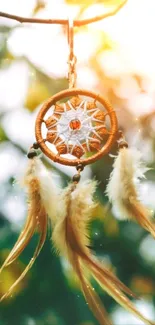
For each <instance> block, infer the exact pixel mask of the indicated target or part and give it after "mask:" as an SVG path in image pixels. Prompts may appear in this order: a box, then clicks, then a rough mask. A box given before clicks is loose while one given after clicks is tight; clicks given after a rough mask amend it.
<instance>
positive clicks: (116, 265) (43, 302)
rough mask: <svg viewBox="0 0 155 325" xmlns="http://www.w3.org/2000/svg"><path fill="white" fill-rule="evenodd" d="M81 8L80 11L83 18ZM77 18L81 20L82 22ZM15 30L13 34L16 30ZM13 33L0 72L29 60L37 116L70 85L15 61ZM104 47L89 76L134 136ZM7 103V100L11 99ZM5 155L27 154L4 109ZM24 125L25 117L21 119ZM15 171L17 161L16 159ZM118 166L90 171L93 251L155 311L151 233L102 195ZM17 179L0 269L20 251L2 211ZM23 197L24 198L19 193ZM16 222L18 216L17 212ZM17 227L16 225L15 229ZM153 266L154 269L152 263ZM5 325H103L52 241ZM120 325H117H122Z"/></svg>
mask: <svg viewBox="0 0 155 325" xmlns="http://www.w3.org/2000/svg"><path fill="white" fill-rule="evenodd" d="M66 3H68V4H71V5H72V4H75V5H79V4H81V5H84V8H87V7H88V6H89V5H91V4H93V1H90V0H87V1H85V2H84V4H83V1H80V0H79V1H78V0H74V1H73V0H72V1H70V0H66ZM98 3H100V4H104V5H107V6H108V5H110V6H111V5H115V4H118V1H117V0H115V1H112V0H104V1H103V0H102V1H100V0H99V1H95V4H98ZM44 6H45V3H44V1H39V0H38V1H36V6H35V8H34V11H33V15H35V14H36V13H38V12H39V11H40V10H41V9H42V8H44ZM81 8H82V6H81V7H80V9H79V11H80V14H82V13H83V11H82V9H81ZM78 18H79V16H78ZM13 28H14V27H13ZM13 28H11V27H8V26H5V25H3V26H2V25H1V26H0V69H1V70H2V69H7V68H8V67H9V65H10V64H11V63H12V62H19V61H20V60H23V59H24V60H25V63H26V64H28V66H29V72H30V78H29V85H28V89H27V93H26V96H25V101H24V104H23V105H24V108H25V111H29V113H30V114H33V113H34V112H35V111H36V109H38V106H39V105H40V104H42V102H43V101H45V100H46V99H47V98H48V97H49V96H52V94H54V93H56V92H58V91H59V90H62V89H65V88H66V87H67V80H66V79H65V78H60V79H55V78H54V77H53V78H52V77H49V75H48V74H46V73H45V72H44V71H42V70H41V69H39V68H38V66H37V65H35V64H34V63H32V62H31V61H30V60H29V59H28V58H27V57H20V58H19V57H14V55H12V54H11V53H10V52H9V49H8V47H7V40H8V37H9V33H10V32H11V31H12V30H13ZM100 39H101V42H100V44H99V46H98V48H97V50H96V53H95V54H94V55H93V56H92V57H91V58H90V60H89V62H88V64H89V68H90V69H91V70H92V71H94V73H95V76H96V78H97V89H98V92H101V93H103V94H105V96H106V97H108V98H109V100H110V101H111V102H112V104H113V105H114V107H115V108H116V109H117V108H118V107H119V109H120V110H121V112H122V110H123V114H119V112H118V116H119V117H120V119H119V124H120V127H121V128H122V129H123V130H124V132H125V133H126V134H127V135H128V134H130V133H131V137H132V134H133V133H132V132H133V130H134V128H135V125H134V123H133V117H132V114H131V112H130V111H129V110H128V109H127V106H126V105H125V99H124V98H123V97H122V98H121V97H120V96H119V95H118V93H117V92H116V91H115V86H116V85H117V86H118V85H120V84H121V75H120V76H117V77H116V76H115V77H112V76H108V75H107V74H106V73H105V71H104V68H103V67H102V65H101V62H100V60H99V57H100V55H101V54H103V53H110V51H112V50H113V51H115V50H116V49H117V45H116V44H115V42H114V41H113V40H111V39H110V38H109V36H108V35H107V34H106V33H105V32H104V31H100ZM130 78H131V79H132V80H134V82H135V83H136V86H137V87H138V89H139V91H140V93H143V92H144V91H145V89H143V87H142V84H143V77H142V76H140V75H137V74H133V75H131V76H130ZM8 96H9V94H8ZM0 108H1V112H2V113H0V119H1V124H0V142H1V143H0V150H1V151H2V150H3V148H4V147H5V146H7V145H8V144H9V145H11V148H13V150H14V152H15V153H16V152H18V154H20V155H21V156H22V157H24V156H25V155H26V151H25V149H24V148H23V146H22V144H21V145H20V144H19V143H18V144H17V143H16V141H14V139H12V138H11V137H10V136H9V135H8V133H7V132H6V130H5V125H4V123H3V122H2V121H3V118H4V117H5V115H7V112H6V113H5V107H0ZM154 115H155V114H154V112H153V113H152V115H151V114H146V115H145V116H143V117H141V118H140V120H139V124H138V125H137V128H139V127H140V128H141V130H142V138H143V139H145V140H149V141H150V143H152V152H153V154H155V136H154V129H153V126H152V121H153V119H154ZM23 119H24V117H23ZM112 153H113V154H116V148H115V147H114V148H113V152H112ZM9 159H10V164H11V159H12V157H11V154H10V158H9ZM45 163H46V165H47V167H51V165H50V163H49V161H45ZM112 164H113V158H112V157H110V156H106V157H105V158H104V159H101V160H100V161H98V162H97V163H96V164H94V165H93V166H92V169H91V170H92V177H95V178H96V179H97V180H98V181H99V186H98V190H97V193H96V197H97V198H98V200H99V204H98V205H97V206H96V208H95V209H94V212H93V216H92V223H91V227H90V235H91V238H92V244H91V245H92V251H93V252H94V253H95V254H96V255H97V256H98V258H101V259H103V260H104V262H105V263H106V264H107V265H108V266H109V267H110V268H111V269H112V270H113V271H114V272H115V273H116V274H117V275H118V277H119V278H120V279H121V280H122V281H123V282H124V283H125V284H126V285H128V286H129V287H130V288H131V289H132V290H133V291H134V292H135V293H137V294H138V295H139V294H140V295H141V296H143V297H144V298H146V299H151V300H152V301H153V302H154V305H155V267H154V265H153V263H152V264H151V265H150V264H149V263H147V260H146V259H145V258H144V256H142V255H141V253H140V247H141V244H142V243H143V241H144V240H145V239H146V238H147V236H148V235H147V233H146V232H145V231H144V230H142V229H140V227H139V226H138V225H136V224H133V223H128V222H119V220H117V219H116V218H115V217H114V215H113V212H112V211H111V207H110V205H109V203H108V202H107V198H106V196H105V195H104V192H105V188H106V184H107V179H108V177H109V174H110V171H111V168H112ZM149 165H150V167H155V163H154V161H153V160H152V161H151V162H149ZM54 168H55V169H56V170H57V173H58V174H59V177H60V179H61V183H62V184H63V185H64V186H65V185H66V184H67V182H68V180H69V177H68V175H67V173H66V171H65V170H64V171H63V170H61V171H60V170H59V169H58V167H57V166H55V167H54ZM14 177H15V176H14V173H13V172H12V174H11V175H9V176H8V178H7V177H6V180H4V181H3V182H2V184H1V191H0V263H1V264H2V262H3V260H4V258H5V256H6V255H7V253H8V251H10V249H11V248H12V246H13V244H14V243H15V241H16V239H17V237H18V234H19V228H17V227H15V226H14V223H13V222H12V221H11V220H10V219H9V216H8V215H7V213H6V212H5V210H4V209H3V208H2V207H3V205H4V203H5V201H6V202H7V198H8V196H9V195H10V193H12V190H14V188H12V186H13V181H14ZM148 179H149V180H151V181H155V174H154V171H153V170H150V171H149V172H148ZM19 195H20V193H19ZM17 214H18V211H17ZM17 223H18V222H17ZM35 243H36V238H34V239H33V240H32V242H31V243H30V244H29V246H28V247H27V249H26V250H25V252H24V253H23V254H22V256H21V257H20V258H19V260H18V261H17V262H15V263H14V264H13V265H12V266H9V267H8V268H7V269H5V270H4V272H3V273H2V275H1V278H0V284H1V286H0V294H1V295H2V294H3V293H4V292H5V291H6V289H7V288H8V287H9V286H10V284H11V283H13V281H14V279H15V278H17V277H18V276H19V274H20V273H21V271H22V270H23V269H24V268H25V265H26V263H27V262H28V260H29V258H30V257H31V255H32V251H33V250H34V247H35ZM154 262H155V261H154ZM94 286H95V288H96V290H97V291H98V292H99V293H100V296H101V299H102V300H103V302H104V305H105V307H106V309H107V311H108V312H109V313H111V315H112V312H113V311H114V309H115V308H116V303H115V302H114V301H113V300H112V299H111V298H110V297H109V296H107V295H106V294H105V293H104V292H103V291H102V290H101V289H100V288H99V287H98V286H97V285H96V284H94ZM0 309H1V312H0V325H12V324H14V325H97V322H96V320H95V319H94V317H93V315H92V313H91V312H90V311H89V309H88V306H87V304H86V302H85V300H84V298H83V297H82V294H81V293H80V290H79V286H78V284H77V282H76V279H75V277H74V275H73V273H72V270H71V269H70V267H69V266H68V264H67V263H66V261H65V260H63V259H60V258H58V257H57V256H56V254H55V253H54V250H53V249H52V247H51V241H50V238H47V240H46V243H45V246H44V247H43V249H42V252H41V254H40V256H39V257H38V259H37V261H36V263H35V265H34V267H33V268H32V270H31V271H30V272H29V274H28V275H27V276H26V278H25V279H24V280H23V281H22V282H21V283H20V285H19V286H18V287H17V288H16V290H15V292H14V294H13V295H12V296H11V297H10V298H9V299H7V300H6V301H4V302H3V303H2V304H1V307H0ZM116 325H119V324H116Z"/></svg>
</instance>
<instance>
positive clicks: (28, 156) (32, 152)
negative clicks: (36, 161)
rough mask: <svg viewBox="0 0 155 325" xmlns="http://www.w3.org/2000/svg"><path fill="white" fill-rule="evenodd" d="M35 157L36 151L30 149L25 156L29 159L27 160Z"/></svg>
mask: <svg viewBox="0 0 155 325" xmlns="http://www.w3.org/2000/svg"><path fill="white" fill-rule="evenodd" d="M36 156H37V153H36V151H35V150H34V149H30V151H29V152H28V154H27V158H29V159H33V158H34V157H36Z"/></svg>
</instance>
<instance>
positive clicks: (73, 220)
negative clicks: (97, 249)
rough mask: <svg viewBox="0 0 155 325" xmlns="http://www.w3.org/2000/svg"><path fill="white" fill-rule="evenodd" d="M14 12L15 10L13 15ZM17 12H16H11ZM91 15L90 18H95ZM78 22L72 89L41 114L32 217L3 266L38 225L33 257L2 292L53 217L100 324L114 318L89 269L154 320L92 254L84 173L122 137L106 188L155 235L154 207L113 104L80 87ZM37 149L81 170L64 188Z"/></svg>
mask: <svg viewBox="0 0 155 325" xmlns="http://www.w3.org/2000/svg"><path fill="white" fill-rule="evenodd" d="M16 18H17V17H16ZM14 19H15V18H14ZM92 21H93V20H92ZM74 26H75V22H74V25H73V22H71V21H70V20H69V21H68V42H69V59H68V65H69V74H68V79H69V89H66V90H64V91H61V92H59V93H57V94H55V95H54V96H53V97H51V98H49V100H48V101H47V102H45V104H44V105H43V107H42V108H41V109H40V111H39V114H38V116H37V119H36V126H35V134H36V142H35V143H34V144H33V146H32V147H31V148H30V150H29V152H28V155H27V156H28V158H29V163H28V168H27V172H26V175H25V185H26V187H27V190H28V203H29V208H28V217H27V221H26V224H25V226H24V229H23V231H22V232H21V234H20V236H19V238H18V240H17V242H16V243H15V245H14V247H13V249H12V250H11V252H10V254H9V256H8V257H7V258H6V260H5V262H4V264H3V266H2V268H1V271H2V270H3V268H4V267H6V266H8V265H9V264H11V263H12V262H14V261H15V260H16V259H17V258H18V256H19V255H20V254H21V253H22V251H23V250H24V248H25V247H26V246H27V244H28V243H29V242H30V240H31V238H32V236H33V235H34V232H35V230H36V229H38V231H39V233H40V238H39V242H38V245H37V248H36V250H35V253H34V255H33V257H32V259H31V260H30V262H29V264H28V265H27V267H26V268H25V270H24V271H23V273H22V274H21V276H20V277H19V278H18V279H17V280H16V282H15V283H14V284H13V285H12V286H11V288H10V289H9V291H8V292H7V293H6V294H5V295H4V296H3V297H2V298H1V301H2V300H3V299H4V298H6V297H7V296H8V295H9V294H10V293H11V292H12V291H13V289H14V287H15V286H16V285H17V284H18V283H19V282H20V281H21V280H22V279H23V277H24V276H25V275H26V273H27V272H28V270H29V269H30V268H31V266H32V265H33V263H34V261H35V259H36V257H37V256H38V254H39V253H40V250H41V248H42V246H43V244H44V242H45V239H46V233H47V223H48V217H47V216H49V217H50V219H51V222H52V229H53V234H52V241H53V243H54V246H55V248H56V250H57V251H58V252H59V253H60V254H62V255H65V256H66V258H67V259H68V260H69V262H70V263H71V265H72V267H73V269H74V271H75V273H76V275H77V277H78V279H79V281H80V285H81V289H82V291H83V294H84V296H85V299H86V300H87V302H88V304H89V307H90V308H91V310H92V311H93V313H94V315H95V316H96V318H97V319H98V322H99V324H100V325H105V324H106V325H110V324H111V322H110V320H109V319H108V317H107V314H106V311H105V309H104V307H103V305H102V303H101V301H100V298H99V297H98V295H97V294H96V292H95V291H94V288H93V287H92V286H91V283H90V280H89V276H90V275H91V276H92V277H93V278H94V279H95V280H96V281H97V282H98V283H99V284H100V286H101V287H102V288H103V290H105V291H106V292H107V293H108V294H109V295H111V296H112V297H113V298H114V299H115V300H116V301H117V302H118V303H119V304H120V305H122V306H123V307H124V308H126V309H127V310H128V311H130V312H132V313H133V314H134V315H136V316H137V317H139V318H140V319H141V320H142V321H144V322H145V323H146V324H152V323H151V322H150V321H149V320H147V319H146V318H145V317H144V316H143V315H142V314H141V313H140V312H139V311H138V310H137V309H136V308H135V307H134V305H133V303H132V302H131V301H130V299H129V298H128V297H127V296H128V295H129V296H131V297H135V296H134V294H133V293H132V292H131V291H130V289H128V288H127V287H126V286H125V285H124V284H123V283H122V282H121V281H120V280H119V279H118V278H117V277H116V276H115V275H114V274H113V273H112V272H111V271H110V270H109V269H108V268H106V267H105V266H104V265H103V264H102V263H101V262H99V261H97V259H96V258H95V257H94V256H93V255H92V252H91V250H90V243H89V235H88V230H87V226H88V223H89V219H90V217H91V213H92V210H93V208H94V206H95V202H94V200H93V194H94V192H95V189H96V182H95V181H91V180H89V181H85V182H80V174H81V172H82V171H83V169H84V167H85V166H86V165H87V164H91V163H93V162H95V161H97V160H98V159H100V158H101V157H103V156H104V155H106V154H108V153H110V150H111V148H112V145H113V144H114V143H116V142H117V144H118V156H117V157H116V158H115V162H114V169H113V171H112V174H111V176H110V180H109V184H108V186H107V195H108V196H109V199H110V201H111V202H112V203H113V205H114V206H115V207H116V208H117V210H118V211H119V213H120V215H121V216H122V218H129V219H133V220H135V221H137V222H138V223H139V224H140V225H141V226H142V227H143V228H145V229H146V230H147V231H149V232H150V233H151V234H152V235H153V237H155V227H154V224H153V223H152V221H151V216H150V212H149V210H147V209H146V208H145V207H144V206H143V205H142V203H141V202H140V200H139V195H138V189H137V185H138V181H139V179H140V178H142V177H144V173H145V171H146V170H147V169H146V168H145V166H144V165H143V164H142V163H141V160H140V154H139V152H138V151H136V150H135V149H134V150H133V149H129V148H128V144H127V142H126V141H125V139H124V136H123V133H122V132H121V131H119V130H118V123H117V117H116V113H115V111H114V109H113V107H112V106H111V105H110V103H108V102H107V101H106V100H105V99H104V98H103V97H102V96H101V95H100V94H96V93H94V92H92V91H88V90H83V89H78V88H76V69H75V68H76V57H75V55H74V51H73V39H74V37H73V36H74ZM38 149H40V150H41V151H42V152H43V153H44V154H45V155H46V156H47V157H48V158H50V159H51V160H52V161H54V162H57V163H60V164H63V165H68V166H75V167H76V170H77V172H76V174H75V175H74V176H73V179H72V182H71V183H70V184H69V185H68V187H67V188H66V189H65V190H61V191H60V190H58V189H57V187H56V185H55V184H54V181H53V180H52V179H51V176H50V174H49V172H48V171H47V170H46V169H45V167H44V166H43V164H42V162H41V160H40V158H39V156H38Z"/></svg>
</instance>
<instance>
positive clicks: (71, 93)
mask: <svg viewBox="0 0 155 325" xmlns="http://www.w3.org/2000/svg"><path fill="white" fill-rule="evenodd" d="M78 95H81V96H87V97H90V98H93V99H94V100H95V101H98V102H99V103H100V104H102V105H103V106H104V108H105V109H106V110H107V112H108V113H109V117H110V122H111V130H110V132H111V134H110V135H109V138H108V140H107V142H106V143H105V145H104V146H103V147H102V148H101V150H100V151H98V152H97V153H95V154H94V155H93V156H91V157H88V158H85V159H81V158H80V159H77V158H76V159H73V160H70V159H68V158H64V157H61V156H60V155H58V154H54V153H53V152H52V151H51V150H50V149H49V148H48V147H47V145H46V143H45V141H44V139H43V137H42V131H41V126H42V123H43V120H44V116H45V114H46V113H47V111H48V109H49V108H50V107H51V106H52V105H54V104H55V103H56V102H57V101H59V100H61V99H63V98H66V97H71V96H78ZM117 131H118V123H117V117H116V114H115V111H114V110H113V108H112V106H111V105H110V103H109V102H108V101H107V100H105V99H104V98H103V97H102V96H101V95H97V94H96V93H94V92H92V91H88V90H83V89H79V88H72V89H66V90H63V91H61V92H59V93H57V94H55V95H54V96H52V97H50V98H49V99H48V100H47V101H46V102H45V104H44V105H43V106H42V108H41V110H40V112H39V113H38V116H37V119H36V124H35V135H36V140H37V142H38V144H39V146H40V149H41V150H42V151H43V153H44V154H45V155H46V156H47V157H48V158H50V159H52V160H53V161H55V162H57V163H60V164H62V165H67V166H77V165H78V164H80V163H81V164H83V165H88V164H91V163H93V162H95V161H96V160H98V159H100V158H101V157H102V156H104V155H106V154H107V153H109V151H110V150H111V147H112V145H113V143H114V142H115V141H116V139H117Z"/></svg>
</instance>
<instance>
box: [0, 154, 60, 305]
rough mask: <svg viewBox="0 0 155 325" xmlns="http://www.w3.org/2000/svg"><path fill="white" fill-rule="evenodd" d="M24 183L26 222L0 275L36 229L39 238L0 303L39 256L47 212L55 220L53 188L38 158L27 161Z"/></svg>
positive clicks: (45, 231)
mask: <svg viewBox="0 0 155 325" xmlns="http://www.w3.org/2000/svg"><path fill="white" fill-rule="evenodd" d="M24 183H25V186H26V187H27V189H28V205H29V207H28V217H27V221H26V223H25V226H24V229H23V231H22V232H21V234H20V236H19V238H18V240H17V242H16V243H15V245H14V247H13V249H12V250H11V252H10V254H9V255H8V257H7V258H6V260H5V261H4V263H3V265H2V267H1V269H0V273H1V272H2V270H3V269H4V267H6V266H8V265H10V264H11V263H13V262H14V261H15V260H16V259H17V258H18V257H19V255H20V254H21V253H22V252H23V250H24V249H25V247H26V246H27V245H28V244H29V242H30V240H31V238H32V237H33V235H34V232H35V231H36V229H38V231H39V233H40V238H39V242H38V245H37V247H36V250H35V252H34V254H33V257H32V258H31V260H30V262H29V263H28V265H27V266H26V268H25V270H24V271H23V273H22V274H21V275H20V277H19V278H18V279H17V280H16V281H15V282H14V283H13V285H12V286H11V287H10V289H9V290H8V292H6V293H5V294H4V295H3V296H2V297H1V299H0V301H2V300H3V299H5V298H6V297H8V296H9V295H10V294H11V293H12V291H13V289H14V288H15V287H16V285H17V284H18V283H19V282H20V281H21V280H22V279H23V278H24V276H25V275H26V273H27V272H28V271H29V270H30V268H31V267H32V265H33V264H34V262H35V260H36V258H37V256H38V255H39V253H40V251H41V249H42V247H43V245H44V242H45V239H46V233H47V223H48V218H47V212H48V213H50V215H51V217H52V218H55V215H56V202H57V200H56V194H55V187H54V186H53V185H52V184H51V185H49V184H50V183H49V173H48V171H46V169H45V167H44V166H43V164H42V163H41V161H40V159H39V158H37V157H35V158H33V159H31V160H30V161H29V164H28V169H27V172H26V175H25V179H24ZM49 186H50V188H49ZM46 211H47V212H46Z"/></svg>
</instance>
